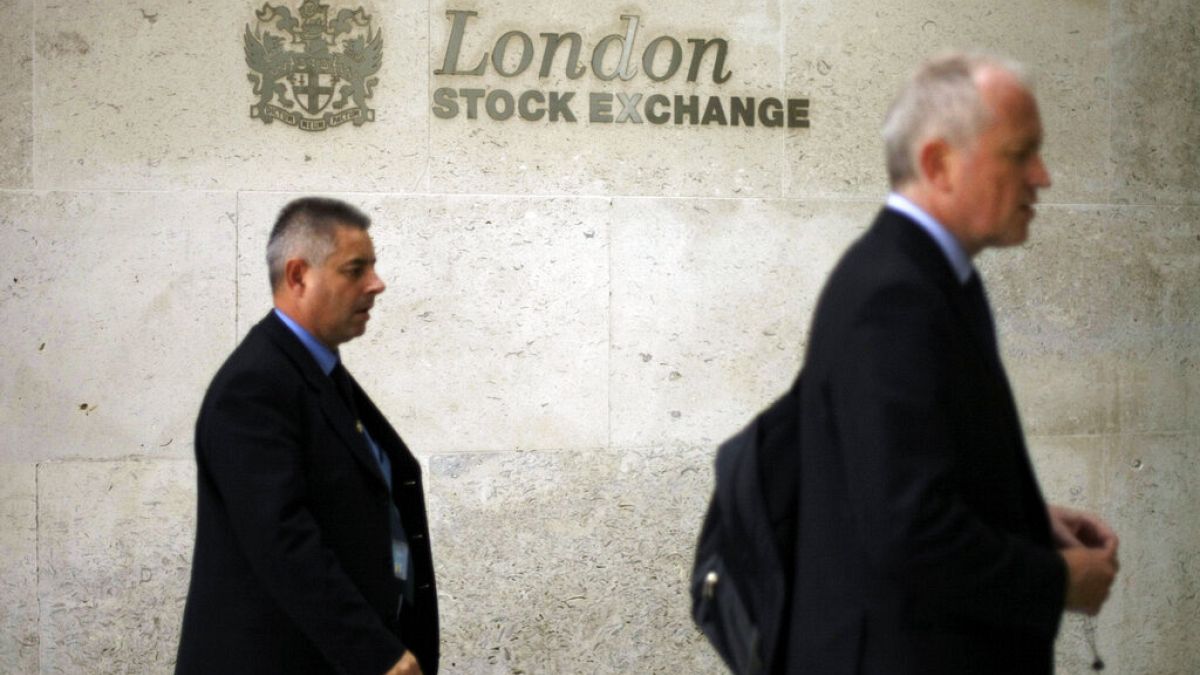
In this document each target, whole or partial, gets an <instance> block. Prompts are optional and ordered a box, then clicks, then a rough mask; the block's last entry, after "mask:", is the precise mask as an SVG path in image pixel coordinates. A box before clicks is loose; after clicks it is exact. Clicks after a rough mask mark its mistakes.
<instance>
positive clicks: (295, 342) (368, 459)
mask: <svg viewBox="0 0 1200 675" xmlns="http://www.w3.org/2000/svg"><path fill="white" fill-rule="evenodd" d="M258 325H259V326H260V327H262V328H263V330H264V331H265V332H266V333H267V336H268V337H269V338H270V340H271V342H273V343H274V344H275V345H276V346H277V347H278V348H279V349H280V350H281V351H282V352H283V353H284V354H286V355H287V357H288V358H289V359H290V360H291V361H292V363H293V364H294V365H295V366H296V369H297V370H299V371H300V374H301V375H302V376H303V377H304V380H305V382H306V383H307V384H308V386H309V388H310V389H312V390H313V394H314V395H315V396H316V397H317V400H318V401H319V403H320V406H321V412H322V413H324V415H325V418H326V420H327V421H328V422H329V426H330V427H331V428H332V429H333V431H334V433H336V434H337V435H338V436H339V437H340V438H341V439H342V442H343V443H345V445H346V447H347V448H348V449H349V450H350V454H351V455H352V456H353V457H354V458H355V459H356V460H358V462H359V464H361V465H362V467H363V469H364V470H365V471H366V472H367V473H369V474H371V476H373V477H374V479H375V480H377V481H379V484H380V485H381V486H383V487H384V488H386V487H387V483H386V482H384V480H383V473H382V472H381V471H380V469H379V462H377V461H376V460H375V457H373V456H372V455H371V449H370V448H369V447H368V446H367V439H366V437H365V436H364V435H363V434H361V433H359V431H358V429H357V424H356V420H355V419H354V416H353V415H351V414H350V410H349V409H348V408H347V407H346V404H345V402H343V401H342V398H341V396H339V395H338V393H337V389H336V388H335V386H334V384H333V380H332V379H330V377H329V376H328V375H326V374H325V373H323V372H321V368H320V366H318V365H317V362H316V359H314V358H313V356H312V354H310V353H309V352H308V348H306V347H305V346H304V343H302V342H300V339H299V338H297V337H296V336H295V335H294V334H293V333H292V331H291V330H290V329H288V327H287V326H285V325H284V324H283V322H282V321H280V320H279V317H277V316H275V313H274V312H270V313H268V314H267V317H266V318H265V319H263V320H262V321H260V322H259V324H258ZM355 386H356V387H357V385H355Z"/></svg>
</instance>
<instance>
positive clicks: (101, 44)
mask: <svg viewBox="0 0 1200 675" xmlns="http://www.w3.org/2000/svg"><path fill="white" fill-rule="evenodd" d="M262 4H263V3H261V2H260V3H257V5H256V4H255V3H244V2H233V1H231V0H221V1H219V2H215V3H204V4H202V5H195V4H189V3H172V2H161V1H153V0H152V1H151V2H149V3H147V2H146V1H145V0H138V1H137V2H134V1H133V0H117V1H110V0H80V1H78V2H70V3H61V4H57V5H47V6H44V7H42V8H40V9H39V11H38V15H37V27H36V44H37V57H38V64H37V72H38V77H37V86H36V90H37V100H38V116H37V120H36V132H37V136H38V144H39V148H38V153H37V176H38V180H37V187H41V188H84V189H87V188H110V189H131V188H137V189H146V188H151V189H154V188H159V189H172V188H190V189H230V188H236V189H277V188H278V187H279V186H282V185H286V186H288V187H289V188H294V189H300V190H318V189H320V190H331V189H342V190H388V191H410V190H414V189H418V188H422V187H423V186H424V183H423V178H422V176H423V174H424V173H425V170H426V157H427V152H426V136H427V127H426V121H425V117H426V111H425V100H426V93H425V92H426V84H427V76H426V70H425V63H426V51H427V47H426V41H427V35H428V31H427V29H426V25H427V20H426V17H427V9H426V7H425V6H424V5H420V4H418V3H394V4H388V5H386V6H385V5H376V6H374V7H372V6H370V5H368V6H367V7H366V9H367V11H368V13H369V14H371V16H372V19H373V24H372V26H373V28H375V29H379V30H382V36H383V45H384V49H383V64H382V66H381V68H380V70H379V72H378V74H377V75H376V77H378V79H379V82H378V85H377V86H375V87H374V90H373V91H374V93H373V96H372V97H371V98H369V99H367V104H368V107H370V108H372V109H374V110H375V121H374V122H369V123H366V124H364V125H362V126H359V127H355V126H354V125H353V124H352V123H347V124H343V125H341V126H337V127H333V128H330V129H327V130H325V131H320V132H307V131H302V130H300V129H299V128H297V127H294V126H289V125H287V124H284V123H282V122H279V121H276V122H273V123H271V124H264V123H263V122H262V121H261V120H258V119H252V118H251V117H250V108H251V106H252V105H254V104H256V103H257V102H258V101H259V97H258V96H257V95H255V94H254V92H253V89H254V86H253V84H252V83H251V81H250V80H249V78H248V76H249V75H250V74H252V72H253V71H252V69H251V68H250V66H249V65H247V62H246V48H245V46H244V35H245V31H246V29H247V27H248V26H249V28H250V29H251V30H252V31H253V30H254V28H255V24H256V23H257V21H256V16H255V12H256V10H258V9H260V8H261V6H262ZM271 4H273V5H277V6H285V7H289V8H290V9H291V11H292V14H294V15H298V8H299V5H300V3H299V2H298V1H297V0H285V1H284V2H278V3H271ZM360 5H361V3H346V4H344V5H339V4H336V3H335V4H332V5H331V14H330V17H329V18H330V19H331V20H332V19H333V18H334V16H335V15H334V14H333V13H332V12H336V11H337V10H339V9H353V8H357V7H359V6H360ZM385 9H386V11H385ZM281 33H282V31H279V30H276V31H275V34H276V35H279V34H281ZM285 37H286V39H287V43H288V44H290V43H291V37H290V36H285ZM342 49H344V45H342V44H340V43H339V44H338V45H337V46H336V47H335V48H334V51H335V52H339V53H340V52H341V50H342ZM343 82H344V80H343ZM290 100H291V98H290V97H289V101H290ZM275 102H276V104H278V103H279V100H278V99H275ZM333 103H334V102H329V103H328V105H327V106H326V108H325V110H326V111H329V110H331V109H332V107H331V106H332V105H333ZM293 110H294V111H295V110H299V107H295V108H293Z"/></svg>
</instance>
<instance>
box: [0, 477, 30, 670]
mask: <svg viewBox="0 0 1200 675" xmlns="http://www.w3.org/2000/svg"><path fill="white" fill-rule="evenodd" d="M37 544H38V520H37V467H36V466H34V465H33V464H4V465H2V466H0V672H5V673H36V672H38V588H37V579H38V567H37V564H38V561H37Z"/></svg>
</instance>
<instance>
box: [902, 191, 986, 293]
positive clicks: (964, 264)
mask: <svg viewBox="0 0 1200 675" xmlns="http://www.w3.org/2000/svg"><path fill="white" fill-rule="evenodd" d="M887 207H888V208H889V209H891V210H893V211H898V212H899V213H901V214H903V215H905V216H907V217H908V219H909V220H911V221H912V222H914V223H916V224H917V225H919V226H921V229H923V230H925V232H926V234H928V235H929V236H930V237H931V238H933V241H934V243H936V244H937V245H938V248H940V249H941V250H942V253H943V254H944V255H945V256H946V260H947V261H948V262H949V263H950V267H951V268H953V269H954V276H956V277H957V278H958V282H959V283H960V284H965V283H967V280H968V279H970V278H971V275H972V274H974V273H975V267H974V265H972V264H971V256H969V255H967V251H966V250H965V249H964V248H963V247H962V244H960V243H958V239H955V237H954V235H953V234H950V231H949V230H947V229H946V226H945V225H942V224H941V223H940V222H938V220H937V219H936V218H934V217H933V216H931V215H929V213H928V212H927V211H925V209H922V208H921V207H920V206H917V205H916V204H914V203H913V202H912V200H910V199H909V198H907V197H905V196H904V195H902V194H899V193H896V192H893V193H891V194H889V195H888V198H887Z"/></svg>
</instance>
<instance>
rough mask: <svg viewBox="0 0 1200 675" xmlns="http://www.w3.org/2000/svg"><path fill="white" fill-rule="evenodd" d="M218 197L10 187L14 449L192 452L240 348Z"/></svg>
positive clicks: (1, 356) (10, 449) (225, 207)
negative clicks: (214, 383)
mask: <svg viewBox="0 0 1200 675" xmlns="http://www.w3.org/2000/svg"><path fill="white" fill-rule="evenodd" d="M235 211H236V208H235V204H234V199H233V197H232V195H224V194H218V193H180V194H174V195H170V196H169V197H164V196H163V195H161V194H155V193H149V192H140V193H123V194H114V193H56V192H51V193H8V194H0V225H2V227H0V251H3V253H2V254H0V257H2V260H3V263H2V264H0V266H2V267H3V268H4V270H5V276H4V278H3V279H2V280H0V283H2V286H0V288H2V289H3V290H2V291H0V293H2V295H0V297H2V298H3V300H2V301H0V360H2V361H3V362H4V364H5V367H4V368H3V369H2V370H0V398H2V399H3V400H4V401H5V405H4V406H2V407H0V427H3V428H4V430H5V433H4V438H3V440H2V441H0V458H2V459H4V460H7V461H14V460H20V461H28V460H33V459H44V458H53V457H69V456H87V457H93V458H94V457H105V456H109V457H111V456H115V455H129V454H131V453H138V454H143V453H144V454H155V455H161V454H167V455H186V454H189V453H190V448H191V440H192V425H193V423H194V421H195V416H196V411H197V410H198V409H199V405H200V399H201V396H202V395H203V393H204V387H205V386H206V384H207V382H208V379H209V378H210V377H211V376H212V373H213V372H214V371H215V370H216V367H217V366H218V365H219V364H220V362H221V358H223V355H224V353H225V352H227V351H228V349H229V348H230V346H231V345H232V344H233V338H234V325H233V320H234V304H235V302H236V297H235V296H234V285H233V274H234V268H233V264H234V260H235V252H234V246H235V239H234V237H235V228H234V220H233V219H234V217H235Z"/></svg>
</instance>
